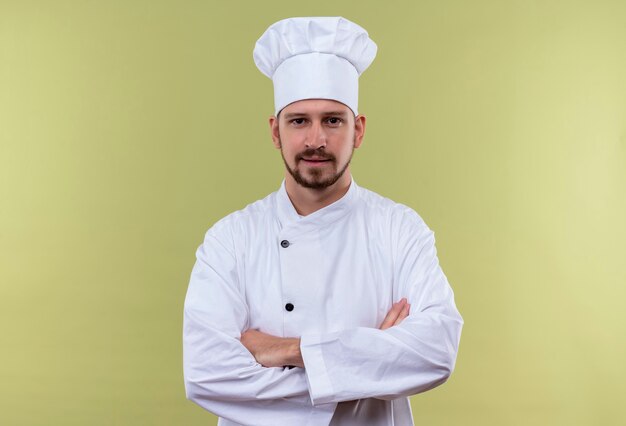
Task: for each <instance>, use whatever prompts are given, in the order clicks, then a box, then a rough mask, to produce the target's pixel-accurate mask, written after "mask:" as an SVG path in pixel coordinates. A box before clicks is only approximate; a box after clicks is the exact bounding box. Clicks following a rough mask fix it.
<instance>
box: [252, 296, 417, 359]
mask: <svg viewBox="0 0 626 426" xmlns="http://www.w3.org/2000/svg"><path fill="white" fill-rule="evenodd" d="M410 307H411V305H410V304H409V303H408V302H407V300H406V298H403V299H401V300H400V301H398V302H396V303H394V304H393V305H392V307H391V309H390V310H389V312H388V313H387V316H386V317H385V319H384V320H383V322H382V324H381V325H380V327H378V328H379V329H380V330H386V329H388V328H390V327H393V326H394V325H398V324H400V323H401V322H402V320H404V319H405V318H406V317H407V316H409V311H410ZM241 343H242V344H243V345H244V346H245V347H246V349H248V351H250V353H251V354H252V355H253V356H254V358H255V359H256V361H257V362H258V363H259V364H261V365H262V366H264V367H282V366H285V365H293V366H296V367H302V368H304V361H303V359H302V353H301V352H300V338H299V337H277V336H272V335H271V334H267V333H263V332H261V331H258V330H247V331H245V332H244V333H242V335H241Z"/></svg>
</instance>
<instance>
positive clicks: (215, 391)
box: [183, 181, 463, 426]
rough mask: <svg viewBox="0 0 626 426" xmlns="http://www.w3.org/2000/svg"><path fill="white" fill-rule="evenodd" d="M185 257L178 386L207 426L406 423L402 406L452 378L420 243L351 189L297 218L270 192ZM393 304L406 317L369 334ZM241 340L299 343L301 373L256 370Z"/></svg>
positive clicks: (434, 267)
mask: <svg viewBox="0 0 626 426" xmlns="http://www.w3.org/2000/svg"><path fill="white" fill-rule="evenodd" d="M196 255H197V261H196V264H195V266H194V268H193V271H192V273H191V281H190V283H189V289H188V292H187V297H186V300H185V311H184V330H183V350H184V375H185V388H186V392H187V397H188V398H189V399H190V400H192V401H194V402H195V403H197V404H198V405H200V406H201V407H203V408H205V409H207V410H209V411H211V412H212V413H215V414H216V415H218V416H220V422H219V424H220V425H224V426H226V425H229V426H232V425H254V426H261V425H271V426H277V425H290V426H292V425H297V426H304V425H313V426H317V425H328V424H332V425H342V426H345V425H368V426H377V425H381V426H382V425H385V426H387V425H412V424H413V421H412V416H411V409H410V405H409V401H408V396H409V395H413V394H416V393H419V392H424V391H426V390H428V389H431V388H433V387H435V386H437V385H439V384H441V383H443V382H445V381H446V380H447V378H448V376H449V375H450V373H451V372H452V371H453V369H454V365H455V361H456V354H457V350H458V345H459V340H460V335H461V328H462V325H463V319H462V318H461V316H460V314H459V312H458V310H457V309H456V306H455V303H454V295H453V292H452V289H451V288H450V286H449V285H448V282H447V279H446V277H445V275H444V274H443V272H442V270H441V268H440V266H439V262H438V260H437V256H436V250H435V240H434V236H433V232H432V231H430V229H429V228H428V227H427V226H426V224H425V223H424V222H423V220H422V219H421V218H420V217H419V216H418V214H417V213H415V211H413V210H412V209H410V208H408V207H406V206H404V205H401V204H398V203H395V202H393V201H391V200H389V199H387V198H384V197H381V196H380V195H378V194H376V193H374V192H372V191H369V190H367V189H364V188H361V187H359V186H357V185H356V183H355V182H354V181H352V183H351V185H350V188H349V190H348V192H347V193H346V194H345V195H344V196H343V197H342V198H341V199H340V200H338V201H336V202H334V203H333V204H331V205H329V206H327V207H324V208H323V209H320V210H318V211H316V212H314V213H312V214H310V215H308V216H304V217H301V216H299V215H298V213H297V212H296V210H295V209H294V207H293V205H292V203H291V201H290V200H289V197H288V195H287V192H286V190H285V183H284V181H283V184H282V185H281V187H280V189H279V190H278V191H277V192H274V193H272V194H270V195H269V196H267V197H266V198H264V199H262V200H259V201H257V202H255V203H253V204H250V205H248V206H247V207H246V208H245V209H243V210H240V211H237V212H235V213H232V214H230V215H228V216H227V217H225V218H224V219H222V220H220V221H219V222H217V223H216V224H215V225H214V226H213V227H212V228H211V229H209V231H208V232H207V233H206V236H205V240H204V242H203V244H202V245H201V246H200V247H199V248H198V251H197V253H196ZM403 297H406V298H407V299H408V302H409V303H410V304H411V312H410V315H409V317H407V318H406V319H405V320H404V321H403V322H402V323H401V324H399V325H397V326H394V327H391V328H389V329H387V330H384V331H383V330H379V329H378V327H379V326H380V324H381V323H382V321H383V319H384V317H385V315H386V314H387V312H388V311H389V309H390V308H391V305H392V304H393V303H394V302H396V301H398V300H400V299H401V298H403ZM288 304H290V305H291V306H287V305H288ZM288 308H291V310H288ZM250 328H253V329H258V330H260V331H262V332H265V333H269V334H272V335H275V336H281V337H301V351H302V357H303V360H304V365H305V368H304V369H302V368H291V369H289V368H266V367H263V366H261V365H260V364H258V363H257V362H256V361H255V359H254V357H253V356H252V355H251V354H250V353H249V352H248V350H247V349H246V348H245V347H244V346H243V345H242V344H241V342H240V341H239V338H240V336H241V333H242V332H243V331H245V330H247V329H250ZM333 416H334V417H333Z"/></svg>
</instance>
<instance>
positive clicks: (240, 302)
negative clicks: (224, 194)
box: [183, 230, 336, 425]
mask: <svg viewBox="0 0 626 426" xmlns="http://www.w3.org/2000/svg"><path fill="white" fill-rule="evenodd" d="M222 241H223V239H222ZM196 258H197V260H196V263H195V265H194V267H193V270H192V273H191V280H190V283H189V288H188V290H187V296H186V299H185V306H184V318H183V370H184V381H185V390H186V394H187V398H188V399H189V400H191V401H193V402H194V403H196V404H198V405H199V406H201V407H202V408H204V409H206V410H208V411H210V412H212V413H214V414H216V415H218V416H220V417H224V418H226V419H229V420H232V421H234V422H237V423H240V424H244V425H245V424H255V425H282V424H284V425H293V424H311V425H314V424H323V423H325V422H326V421H327V420H329V419H330V417H332V413H333V411H334V408H335V405H336V404H327V405H324V406H321V407H313V405H312V403H311V399H310V397H309V393H308V389H307V382H306V377H305V375H304V370H303V369H301V368H292V369H287V368H284V369H283V368H266V367H263V366H261V365H260V364H258V363H257V362H256V360H255V359H254V357H253V356H252V354H250V352H249V351H248V350H247V349H246V348H245V346H243V345H242V344H241V342H240V340H239V339H240V337H241V333H242V331H244V330H245V329H246V328H247V324H248V310H247V306H246V302H245V298H244V297H243V296H242V292H241V291H240V289H239V288H238V275H237V268H236V261H235V256H234V254H233V253H232V252H231V249H229V247H228V246H227V244H224V243H222V242H220V241H219V240H218V238H216V236H215V235H214V234H213V233H212V232H211V230H209V232H208V233H207V235H206V238H205V241H204V243H203V244H202V245H201V246H200V247H199V248H198V251H197V253H196Z"/></svg>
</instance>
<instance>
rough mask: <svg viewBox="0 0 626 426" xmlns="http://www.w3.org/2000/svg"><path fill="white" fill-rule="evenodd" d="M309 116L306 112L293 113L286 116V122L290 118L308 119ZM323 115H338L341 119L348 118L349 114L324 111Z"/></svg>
mask: <svg viewBox="0 0 626 426" xmlns="http://www.w3.org/2000/svg"><path fill="white" fill-rule="evenodd" d="M308 115H309V114H307V113H304V112H291V113H289V114H285V120H289V119H290V118H295V117H306V116H308ZM321 115H323V116H329V115H338V116H340V117H347V116H348V114H347V113H346V112H344V111H324V112H323V113H322V114H321Z"/></svg>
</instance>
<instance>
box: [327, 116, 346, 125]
mask: <svg viewBox="0 0 626 426" xmlns="http://www.w3.org/2000/svg"><path fill="white" fill-rule="evenodd" d="M326 122H327V123H328V124H330V125H331V126H334V127H337V126H339V125H340V124H341V123H343V120H342V119H341V118H339V117H328V118H327V119H326Z"/></svg>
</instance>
